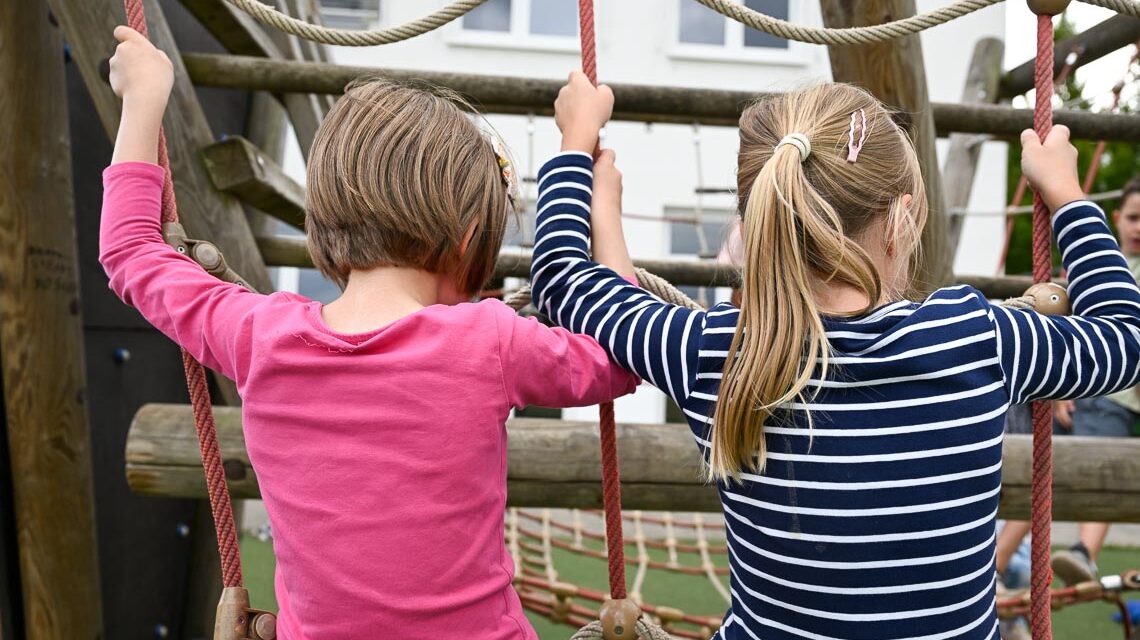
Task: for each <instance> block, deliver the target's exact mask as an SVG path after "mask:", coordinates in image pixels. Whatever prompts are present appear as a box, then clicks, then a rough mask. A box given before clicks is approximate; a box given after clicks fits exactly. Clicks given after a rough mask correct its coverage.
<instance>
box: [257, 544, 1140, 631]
mask: <svg viewBox="0 0 1140 640" xmlns="http://www.w3.org/2000/svg"><path fill="white" fill-rule="evenodd" d="M241 547H242V562H243V563H244V568H245V583H246V586H247V587H248V588H249V590H250V598H251V600H252V602H253V606H255V607H257V608H261V609H268V610H271V611H276V610H277V603H276V602H275V600H274V598H273V547H272V544H271V543H269V542H264V541H261V540H258V539H257V538H256V537H254V536H251V535H243V536H242V542H241ZM591 548H594V549H600V548H601V547H600V546H598V545H591ZM627 553H631V554H632V553H635V550H634V549H633V548H632V547H627ZM649 555H650V557H651V558H652V559H654V560H658V561H661V562H665V561H667V560H668V557H667V555H666V552H665V551H658V550H653V549H650V550H649ZM553 557H554V567H555V568H556V569H557V570H558V579H559V580H560V581H563V582H570V583H574V584H577V585H580V586H584V587H589V588H591V589H594V590H597V591H602V592H604V591H606V588H607V587H606V562H605V561H604V560H601V559H597V558H589V557H583V556H580V555H577V554H574V553H572V552H570V551H565V550H562V549H557V548H555V549H554V550H553ZM677 560H678V562H679V563H680V564H682V565H685V566H700V558H699V557H698V556H697V555H695V554H679V555H678V558H677ZM713 560H714V561H715V562H718V563H720V564H722V565H723V564H724V563H726V562H727V560H726V558H725V557H724V556H723V555H720V556H715V555H714V556H713ZM1099 564H1100V569H1101V572H1102V573H1106V574H1107V573H1119V572H1121V571H1125V570H1127V569H1135V568H1140V549H1137V548H1121V547H1109V548H1106V549H1105V550H1104V551H1103V552H1102V553H1101V557H1100V562H1099ZM626 571H627V574H626V581H627V584H630V585H632V584H633V581H634V577H635V575H636V573H637V568H636V567H635V566H633V565H630V566H628V567H627V569H626ZM722 580H723V581H724V584H726V585H727V584H728V581H727V578H722ZM642 596H643V597H644V599H645V601H646V602H651V603H653V604H657V605H667V606H671V607H677V608H679V609H682V610H684V611H685V612H686V613H692V614H697V615H712V616H717V617H719V616H721V615H723V613H724V610H725V609H726V608H727V607H726V605H725V602H724V599H723V598H722V597H721V596H720V595H719V594H718V593H717V591H716V590H715V589H713V588H712V586H711V585H710V584H709V582H708V579H707V578H705V577H703V576H688V575H680V574H675V573H670V572H668V571H663V570H653V569H651V570H650V571H649V573H648V575H647V577H646V579H645V584H644V586H643V587H642ZM1129 597H1130V598H1133V599H1140V594H1130V595H1129ZM1115 611H1116V607H1115V606H1114V605H1110V604H1108V603H1105V602H1091V603H1086V604H1081V605H1076V606H1073V607H1068V608H1066V609H1063V610H1061V611H1057V612H1055V613H1054V614H1053V637H1054V638H1056V640H1088V639H1090V638H1096V639H1098V640H1099V639H1101V638H1105V639H1109V640H1112V639H1114V638H1123V634H1122V633H1121V627H1120V625H1119V624H1117V623H1115V622H1113V621H1112V620H1111V618H1110V616H1111V615H1112V613H1113V612H1115ZM528 617H529V618H530V620H531V622H532V623H533V624H534V628H535V629H536V630H537V631H538V635H539V637H541V638H543V639H544V640H547V639H550V640H565V639H566V638H569V637H570V635H571V633H572V632H573V630H572V629H571V628H570V627H567V626H564V625H560V624H554V623H552V622H550V621H549V620H546V619H544V618H542V617H540V616H537V615H534V614H529V613H528Z"/></svg>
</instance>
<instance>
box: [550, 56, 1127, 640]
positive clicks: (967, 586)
mask: <svg viewBox="0 0 1140 640" xmlns="http://www.w3.org/2000/svg"><path fill="white" fill-rule="evenodd" d="M611 109H612V97H611V96H610V95H609V93H608V92H607V91H606V90H604V89H603V90H598V89H594V88H593V87H592V86H590V84H589V83H588V82H587V81H585V79H584V78H583V77H582V76H580V75H576V76H574V77H572V78H571V81H570V83H569V84H568V85H567V86H566V87H565V88H564V89H563V91H562V94H561V95H560V97H559V99H558V102H557V103H556V113H557V115H556V118H557V121H558V124H559V126H560V127H561V129H562V133H563V153H561V154H559V155H557V156H555V157H554V158H553V159H552V160H550V161H549V162H548V163H547V164H546V165H545V167H544V168H543V170H542V172H541V173H540V174H539V188H540V193H541V199H540V201H539V205H538V206H539V211H540V212H541V213H540V215H539V218H538V223H537V236H536V243H535V256H534V263H533V272H532V277H533V285H534V292H535V295H536V299H537V300H538V303H539V307H540V309H541V310H542V311H544V312H546V313H547V314H549V316H550V317H551V318H552V319H553V320H554V321H556V322H557V323H558V324H560V325H562V326H564V327H567V328H570V329H572V330H574V331H577V332H580V333H584V334H588V335H591V336H593V337H594V338H596V339H597V340H598V341H599V342H600V343H601V344H602V345H603V346H604V347H606V349H608V350H609V352H610V354H611V356H613V357H614V359H616V360H617V361H618V362H619V363H621V364H622V365H623V366H625V367H627V368H629V369H630V370H631V371H634V372H636V373H637V374H638V375H640V376H642V377H643V378H645V379H646V380H648V381H650V382H652V383H653V384H655V385H656V386H658V387H660V388H661V389H662V390H663V391H665V392H666V393H667V394H668V395H669V396H670V397H671V398H672V399H673V400H674V401H675V402H676V403H677V404H678V405H679V406H680V407H681V409H682V410H683V411H684V413H685V415H686V416H687V419H688V423H689V427H690V428H691V429H692V432H693V436H694V438H695V439H696V442H697V447H698V449H699V450H700V452H701V454H702V456H704V459H705V461H706V462H707V469H708V475H709V477H710V478H711V479H712V480H714V481H715V482H716V484H717V488H718V489H719V492H720V496H721V501H722V506H723V509H724V514H725V521H726V525H727V537H728V546H729V551H730V557H729V558H730V566H731V587H732V604H731V608H730V609H729V611H728V613H727V614H726V616H725V619H724V625H723V627H722V628H721V630H720V632H719V634H720V637H721V638H725V639H733V640H736V639H738V638H739V639H744V638H749V639H755V638H764V639H765V640H770V639H779V638H813V639H818V640H828V639H834V638H844V639H855V638H864V639H875V640H887V639H898V638H914V639H918V638H922V639H925V640H936V639H942V638H947V639H948V638H955V639H961V638H968V639H988V638H996V637H997V626H998V621H997V615H996V607H995V603H996V601H995V581H994V578H995V570H994V549H995V545H994V541H995V539H994V528H995V520H996V516H997V505H998V493H999V491H1000V489H1001V462H1002V457H1001V453H1002V424H1003V420H1004V416H1005V413H1006V409H1007V408H1008V407H1009V405H1010V403H1022V402H1028V401H1030V400H1033V399H1037V398H1074V397H1083V396H1091V395H1097V394H1103V393H1107V392H1110V391H1114V390H1116V389H1121V388H1126V387H1128V386H1130V385H1132V384H1135V383H1136V381H1137V380H1136V379H1137V377H1138V376H1140V292H1138V291H1137V288H1136V284H1135V281H1134V280H1133V279H1132V277H1131V274H1130V273H1129V271H1128V268H1127V265H1126V263H1125V261H1124V258H1123V256H1122V255H1121V254H1120V249H1119V247H1118V246H1117V244H1116V241H1115V239H1114V238H1113V236H1112V235H1111V234H1110V233H1109V231H1108V227H1107V225H1106V224H1105V219H1104V214H1103V212H1102V211H1101V210H1100V209H1099V208H1097V206H1096V205H1094V204H1092V203H1090V202H1087V201H1083V200H1082V198H1083V197H1084V196H1083V194H1082V193H1081V190H1080V187H1079V185H1078V182H1077V177H1076V151H1075V150H1074V149H1073V147H1072V146H1071V145H1069V143H1068V131H1067V130H1066V129H1065V128H1064V127H1057V128H1055V129H1054V130H1053V133H1052V134H1051V135H1050V137H1049V138H1048V140H1046V141H1045V143H1044V144H1041V143H1039V142H1037V139H1036V137H1034V135H1033V133H1032V132H1027V135H1025V136H1023V140H1022V142H1023V145H1024V147H1025V152H1024V160H1023V165H1024V170H1025V173H1026V175H1027V176H1028V177H1029V179H1030V181H1031V182H1032V184H1033V186H1034V187H1035V188H1036V189H1037V191H1038V192H1039V193H1041V194H1042V195H1043V196H1044V198H1045V201H1046V203H1047V204H1048V205H1049V207H1050V208H1051V210H1053V211H1054V212H1055V213H1054V215H1053V226H1054V233H1055V237H1056V238H1057V241H1058V243H1059V245H1060V248H1061V253H1062V257H1063V259H1064V262H1065V266H1066V268H1067V269H1068V271H1069V274H1070V278H1071V280H1070V288H1069V291H1070V296H1071V297H1072V302H1073V309H1074V312H1075V315H1074V316H1071V317H1043V316H1039V315H1037V314H1036V313H1034V312H1032V311H1016V310H1011V309H1007V308H1005V307H1000V306H993V305H991V304H990V303H989V302H988V301H987V300H986V298H985V297H984V296H983V295H982V294H981V293H980V292H978V291H977V290H975V289H972V288H970V287H965V286H958V287H949V288H945V289H939V290H938V291H935V292H934V293H933V294H931V295H930V296H928V297H927V298H925V299H924V300H921V301H917V302H916V301H910V300H906V299H903V298H902V292H904V291H906V290H907V289H908V288H909V285H910V275H911V264H912V262H913V258H914V256H915V253H916V252H917V250H918V246H919V236H920V232H921V229H922V227H923V223H924V221H925V219H926V215H927V204H926V201H925V195H924V189H923V184H922V178H921V174H920V172H919V165H918V161H917V158H916V156H915V153H914V149H913V148H912V146H911V143H910V141H909V140H908V139H907V137H906V135H905V134H904V133H903V132H902V131H901V130H900V129H899V128H898V127H897V126H896V125H895V124H894V123H893V122H892V120H891V116H890V114H889V113H888V112H887V110H886V109H884V108H883V106H882V105H881V104H879V103H878V102H877V101H876V100H875V99H874V98H873V97H871V96H870V95H869V94H868V93H866V92H865V91H863V90H861V89H858V88H855V87H852V86H848V85H843V84H824V85H819V86H814V87H811V88H807V89H804V90H801V91H795V92H792V93H789V94H786V95H781V96H778V97H774V98H770V99H767V100H763V101H760V102H757V103H755V104H753V105H751V106H749V107H748V108H747V109H746V110H745V111H744V113H743V115H742V116H741V118H740V155H739V161H738V180H739V183H738V193H739V196H740V200H739V214H740V216H741V218H742V224H743V227H742V236H743V241H744V268H743V288H742V292H741V293H742V300H741V304H740V306H739V308H738V307H736V306H734V305H731V304H719V305H716V306H714V307H712V308H711V309H709V310H708V311H707V312H705V311H690V310H687V309H684V308H679V307H676V306H671V305H668V304H665V303H663V302H661V301H660V300H658V299H657V298H655V297H654V296H652V295H650V294H648V293H646V292H645V291H643V290H641V289H638V288H637V287H635V286H631V285H629V284H628V283H626V281H625V280H623V278H622V277H621V276H623V275H624V276H630V275H632V266H631V265H630V262H629V257H628V253H627V252H626V249H625V244H624V241H623V240H622V236H621V221H620V204H619V203H614V202H612V201H610V199H609V198H610V196H599V197H600V198H603V199H602V200H600V201H599V202H595V203H594V206H593V212H592V215H591V198H590V187H591V184H592V178H593V177H594V175H595V174H596V177H597V186H598V190H600V191H602V192H603V193H605V194H611V193H614V192H615V190H614V188H613V187H612V186H610V185H612V184H613V183H618V182H619V181H620V176H619V175H618V174H617V173H616V171H615V170H614V169H613V166H612V161H613V157H612V154H603V156H602V158H600V159H599V162H598V163H597V165H596V166H595V165H593V163H592V162H591V159H590V156H589V153H588V152H589V151H590V150H591V149H592V148H593V145H594V144H595V141H596V139H597V131H598V128H599V127H600V126H602V125H603V124H604V123H605V121H606V120H607V119H608V117H609V115H610V111H611ZM591 225H592V226H591ZM591 235H592V237H593V250H594V257H595V258H596V259H597V260H598V262H594V261H592V260H591V257H590V254H589V251H588V246H587V240H588V239H589V238H590V237H591ZM599 263H601V264H599ZM603 265H608V267H609V268H607V266H603Z"/></svg>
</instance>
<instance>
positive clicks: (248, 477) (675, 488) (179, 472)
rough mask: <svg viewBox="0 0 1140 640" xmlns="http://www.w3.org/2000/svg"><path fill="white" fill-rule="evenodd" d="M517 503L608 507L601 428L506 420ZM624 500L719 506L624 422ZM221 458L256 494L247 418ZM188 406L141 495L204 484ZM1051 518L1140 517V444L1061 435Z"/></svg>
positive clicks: (142, 436)
mask: <svg viewBox="0 0 1140 640" xmlns="http://www.w3.org/2000/svg"><path fill="white" fill-rule="evenodd" d="M507 434H508V468H507V481H508V495H507V502H508V504H510V505H512V506H545V507H565V508H595V507H597V506H599V505H600V504H601V493H600V492H601V488H600V482H601V464H600V462H599V459H598V435H597V426H596V425H595V424H593V423H590V422H568V421H561V420H545V419H537V418H517V419H514V420H511V421H510V422H509V423H508V425H507ZM617 434H618V447H619V449H620V452H621V467H622V496H623V506H625V507H626V508H629V509H661V510H672V511H716V510H718V509H719V499H718V498H717V496H716V492H715V491H714V490H713V488H712V487H711V486H709V485H706V484H704V483H703V482H702V481H701V480H700V477H699V471H700V467H699V465H700V458H699V455H698V453H697V451H696V449H695V447H694V445H693V440H692V436H691V435H690V432H689V429H688V427H687V426H685V425H679V424H666V425H645V424H620V425H618V431H617ZM218 439H219V442H220V444H221V447H222V455H223V456H224V457H225V458H226V459H227V460H234V461H237V462H240V463H241V465H240V467H237V466H236V465H235V469H233V470H232V471H233V473H231V475H230V479H231V484H230V487H231V491H232V492H233V493H234V495H235V496H236V497H255V496H257V495H259V494H258V488H257V479H256V477H255V475H254V472H253V468H252V467H251V466H250V464H249V457H248V455H247V454H246V451H245V443H244V439H243V437H242V432H241V414H240V412H239V411H237V410H235V409H230V408H225V409H221V410H219V412H218ZM197 446H198V445H197V441H196V440H195V438H194V425H193V418H192V415H191V411H190V407H188V406H183V405H147V406H145V407H143V408H142V409H140V410H139V412H138V413H137V414H136V415H135V419H134V422H133V423H132V425H131V435H130V438H129V440H128V442H127V482H128V484H130V486H131V488H132V489H133V490H134V491H136V492H138V493H140V494H143V495H157V496H199V495H203V494H204V492H205V481H204V480H203V479H202V477H201V473H195V472H196V471H198V469H197V468H196V465H197V458H196V457H195V456H197V455H198V450H197ZM1053 446H1054V470H1055V476H1054V511H1053V512H1054V517H1055V518H1056V519H1058V520H1083V519H1088V518H1095V519H1098V520H1104V521H1113V522H1140V440H1133V439H1120V438H1080V437H1076V436H1065V437H1060V438H1057V439H1056V440H1055V441H1054V445H1053ZM1003 456H1004V460H1005V467H1004V470H1003V473H1002V482H1003V489H1002V500H1001V507H1000V516H1001V517H1003V518H1025V517H1027V516H1028V514H1029V490H1030V464H1031V456H1032V441H1031V437H1030V436H1012V435H1011V436H1007V437H1006V440H1005V447H1004V451H1003Z"/></svg>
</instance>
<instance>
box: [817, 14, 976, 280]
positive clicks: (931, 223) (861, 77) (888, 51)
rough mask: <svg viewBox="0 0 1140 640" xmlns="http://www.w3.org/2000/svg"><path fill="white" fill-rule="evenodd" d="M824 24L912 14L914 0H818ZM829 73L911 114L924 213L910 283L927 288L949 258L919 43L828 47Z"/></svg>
mask: <svg viewBox="0 0 1140 640" xmlns="http://www.w3.org/2000/svg"><path fill="white" fill-rule="evenodd" d="M820 5H821V7H822V9H823V24H824V26H827V27H865V26H870V25H874V24H881V23H883V22H887V21H890V20H897V19H899V18H905V17H907V16H911V15H914V13H915V7H914V0H821V1H820ZM828 53H829V55H830V57H831V75H832V77H833V78H834V79H835V81H836V82H851V83H854V84H857V85H860V86H862V87H864V88H866V89H867V90H868V91H870V92H871V93H872V94H874V95H875V97H877V98H878V99H879V100H881V101H883V103H885V104H886V105H888V106H890V107H894V108H896V109H901V110H902V111H904V112H906V113H910V114H912V115H913V117H912V118H911V121H910V125H909V129H910V136H911V139H912V140H913V141H914V146H915V151H917V152H918V159H919V162H920V163H921V164H922V177H923V180H924V181H925V182H926V199H927V202H928V203H929V205H930V216H929V217H928V219H927V222H926V228H925V229H924V230H923V232H922V261H921V263H920V264H919V265H918V271H917V273H916V274H915V276H916V282H915V286H916V287H917V288H918V289H919V290H920V291H929V290H931V289H934V288H936V287H939V286H942V285H944V284H946V283H947V282H949V280H950V268H951V266H952V265H951V262H952V261H953V256H952V255H951V253H950V245H949V243H948V242H947V241H946V205H945V199H944V198H943V196H942V176H941V174H940V173H939V171H938V154H937V152H936V149H935V144H934V143H935V138H936V136H935V131H934V118H933V116H932V115H931V112H930V98H929V96H928V95H927V91H926V67H925V66H924V65H923V58H922V42H921V40H919V37H918V36H917V35H914V36H907V37H905V38H898V39H895V40H891V41H888V42H882V43H878V44H871V45H860V46H852V47H836V46H832V47H828Z"/></svg>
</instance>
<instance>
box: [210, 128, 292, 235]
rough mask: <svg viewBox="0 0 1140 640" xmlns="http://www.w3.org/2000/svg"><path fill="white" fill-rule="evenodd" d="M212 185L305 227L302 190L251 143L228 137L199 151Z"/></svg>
mask: <svg viewBox="0 0 1140 640" xmlns="http://www.w3.org/2000/svg"><path fill="white" fill-rule="evenodd" d="M202 160H203V162H204V163H205V166H206V172H207V173H209V174H210V180H211V181H212V182H213V184H214V187H215V188H217V189H219V190H221V191H224V192H226V193H228V194H230V195H232V196H234V197H236V198H237V199H239V200H241V201H242V202H243V203H245V204H247V205H249V206H251V207H254V208H256V209H258V210H259V211H262V212H264V213H267V214H269V215H272V216H273V217H275V218H277V219H278V220H281V221H282V222H284V223H286V224H290V225H293V226H294V227H297V228H298V229H304V228H305V189H304V187H302V186H301V185H300V184H298V183H297V182H296V181H295V180H293V179H292V178H290V177H289V176H288V175H286V174H285V171H284V170H283V169H282V168H281V167H280V166H279V165H278V164H277V163H276V162H274V161H273V159H272V158H270V157H269V155H268V154H266V153H264V152H262V151H261V150H260V149H258V148H257V147H256V146H254V145H253V143H251V142H249V141H248V140H246V139H245V138H242V137H241V136H230V137H228V138H226V139H225V140H222V141H221V142H217V143H214V144H212V145H209V146H208V147H206V148H205V149H203V150H202Z"/></svg>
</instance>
